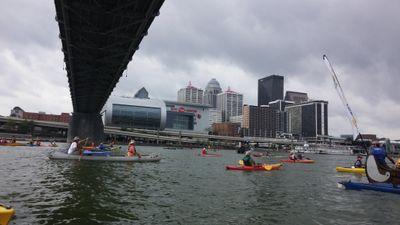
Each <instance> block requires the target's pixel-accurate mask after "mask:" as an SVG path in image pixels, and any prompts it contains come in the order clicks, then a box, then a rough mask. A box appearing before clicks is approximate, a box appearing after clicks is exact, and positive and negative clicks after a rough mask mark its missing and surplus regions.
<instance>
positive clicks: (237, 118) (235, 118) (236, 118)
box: [229, 115, 243, 126]
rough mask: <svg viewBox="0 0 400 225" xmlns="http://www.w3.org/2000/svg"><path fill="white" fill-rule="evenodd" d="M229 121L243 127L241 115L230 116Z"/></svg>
mask: <svg viewBox="0 0 400 225" xmlns="http://www.w3.org/2000/svg"><path fill="white" fill-rule="evenodd" d="M229 121H230V122H231V123H239V124H240V126H242V125H243V115H240V116H231V117H230V118H229Z"/></svg>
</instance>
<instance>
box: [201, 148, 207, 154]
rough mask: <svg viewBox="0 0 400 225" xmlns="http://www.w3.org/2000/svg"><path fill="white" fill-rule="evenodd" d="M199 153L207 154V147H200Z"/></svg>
mask: <svg viewBox="0 0 400 225" xmlns="http://www.w3.org/2000/svg"><path fill="white" fill-rule="evenodd" d="M201 154H202V155H207V149H206V148H205V147H204V148H203V149H201Z"/></svg>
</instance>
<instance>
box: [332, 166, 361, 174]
mask: <svg viewBox="0 0 400 225" xmlns="http://www.w3.org/2000/svg"><path fill="white" fill-rule="evenodd" d="M336 171H338V172H344V173H360V174H363V173H365V168H352V167H336Z"/></svg>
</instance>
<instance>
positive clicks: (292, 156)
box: [289, 150, 297, 160]
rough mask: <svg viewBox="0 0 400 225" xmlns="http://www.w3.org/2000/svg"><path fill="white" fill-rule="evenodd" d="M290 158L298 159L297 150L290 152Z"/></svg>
mask: <svg viewBox="0 0 400 225" xmlns="http://www.w3.org/2000/svg"><path fill="white" fill-rule="evenodd" d="M289 159H290V160H296V159H297V158H296V154H295V152H294V151H293V150H292V151H290V153H289Z"/></svg>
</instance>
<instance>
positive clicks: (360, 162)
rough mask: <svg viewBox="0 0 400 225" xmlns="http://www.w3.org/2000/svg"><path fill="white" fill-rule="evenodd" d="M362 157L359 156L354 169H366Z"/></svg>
mask: <svg viewBox="0 0 400 225" xmlns="http://www.w3.org/2000/svg"><path fill="white" fill-rule="evenodd" d="M361 160H362V156H361V155H358V156H357V160H356V162H355V163H354V167H355V168H363V167H364V165H363V163H362V161H361Z"/></svg>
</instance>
